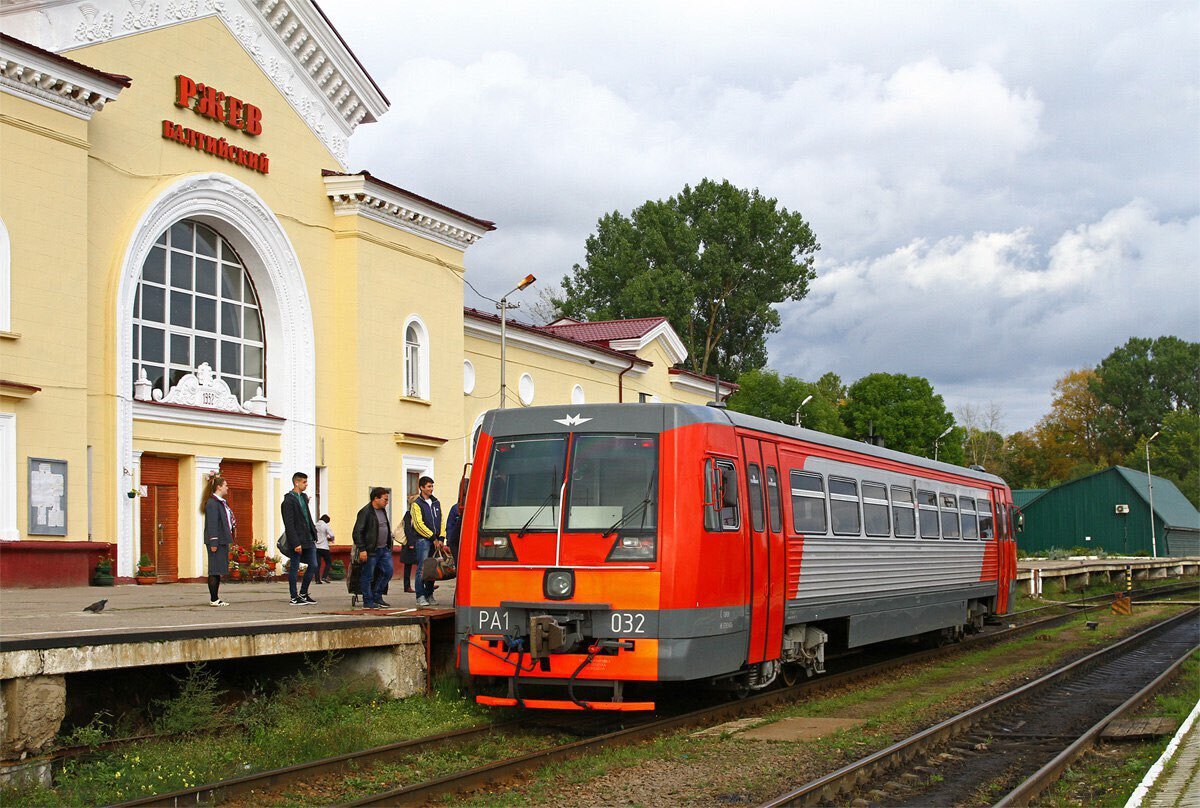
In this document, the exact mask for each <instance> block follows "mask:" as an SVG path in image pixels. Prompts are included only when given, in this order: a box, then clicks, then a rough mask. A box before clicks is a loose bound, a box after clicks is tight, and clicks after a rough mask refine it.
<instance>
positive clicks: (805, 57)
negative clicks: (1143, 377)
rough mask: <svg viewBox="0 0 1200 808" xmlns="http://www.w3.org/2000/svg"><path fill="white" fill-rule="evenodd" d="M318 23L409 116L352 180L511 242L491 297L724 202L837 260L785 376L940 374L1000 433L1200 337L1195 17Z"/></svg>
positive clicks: (876, 11) (809, 16)
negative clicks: (686, 204) (1061, 383)
mask: <svg viewBox="0 0 1200 808" xmlns="http://www.w3.org/2000/svg"><path fill="white" fill-rule="evenodd" d="M319 2H321V6H322V8H323V9H324V10H325V11H326V13H327V14H328V15H329V17H330V19H331V20H332V21H333V23H334V25H335V26H337V28H338V29H339V31H340V32H341V34H342V35H343V37H344V38H345V39H346V41H347V42H348V43H349V45H350V47H351V48H352V49H353V50H354V52H355V53H356V55H357V56H358V57H359V59H360V60H361V61H362V63H363V64H364V65H365V66H366V68H367V70H368V71H369V72H370V73H371V74H372V76H373V77H374V78H375V80H376V81H377V82H378V83H379V84H380V85H381V86H382V87H383V89H384V92H385V93H386V94H387V96H388V98H389V99H390V100H391V103H392V107H391V110H390V111H389V112H388V113H387V114H386V115H384V116H383V118H382V120H380V121H379V122H378V123H374V124H370V125H366V126H362V127H360V129H359V130H358V132H357V133H356V134H355V136H354V137H353V138H352V140H351V162H352V165H353V168H354V169H355V170H357V169H360V168H366V169H369V170H370V171H371V172H372V173H373V174H374V175H375V176H378V177H380V178H381V179H384V180H386V181H388V182H392V183H394V184H397V185H400V186H402V187H404V188H407V189H409V190H411V191H414V192H416V193H419V194H422V195H425V196H428V197H430V198H433V199H436V200H438V201H439V202H442V203H444V204H446V205H449V206H451V207H454V208H457V209H459V210H462V211H465V212H467V213H469V214H472V215H474V216H479V217H482V218H485V219H492V220H494V221H495V222H496V223H497V227H498V229H497V230H496V231H495V232H494V233H491V234H489V235H488V236H486V237H485V238H484V239H483V240H482V241H481V242H480V243H478V244H477V245H475V246H473V247H472V248H470V249H469V250H468V251H467V253H466V265H467V268H468V272H467V278H468V280H469V281H471V283H473V284H474V285H475V286H476V287H477V288H478V289H479V290H480V291H481V292H482V293H483V294H485V295H489V296H491V297H499V296H500V295H502V294H503V293H505V292H507V291H508V290H509V289H511V288H512V287H513V286H515V285H516V282H517V281H518V280H519V279H520V278H521V277H522V276H524V275H525V274H526V273H527V272H532V273H534V274H535V275H537V276H538V279H539V283H538V285H536V286H534V287H533V288H531V289H530V290H528V291H527V292H525V293H524V294H525V295H528V296H529V297H530V298H531V299H536V295H534V294H532V293H533V292H535V291H536V290H537V289H538V287H539V286H544V285H546V284H548V283H551V282H555V281H557V280H558V279H560V278H561V277H562V276H563V274H565V273H566V272H568V271H569V270H570V268H571V266H572V265H573V264H575V263H577V262H582V261H583V259H584V240H585V239H586V238H587V236H588V235H589V234H590V233H591V232H593V231H594V229H595V226H596V221H597V219H598V218H599V217H600V216H601V215H603V214H604V213H605V212H608V211H613V210H618V211H621V212H623V213H629V212H630V211H631V210H632V209H633V208H635V207H637V206H638V205H639V204H641V203H642V202H644V201H646V200H647V199H665V198H666V197H668V196H671V195H672V194H674V193H676V192H678V191H679V190H680V189H681V188H682V187H683V185H684V184H694V183H696V182H698V181H699V180H700V179H702V178H704V177H710V178H713V179H717V180H719V179H728V180H729V181H730V182H732V183H734V184H736V185H739V186H743V187H756V188H758V189H759V190H760V191H761V192H762V193H763V194H764V195H767V196H771V197H775V198H777V199H778V200H779V203H780V204H781V205H782V206H784V207H786V208H788V209H789V210H792V211H798V212H800V213H801V214H802V215H803V216H804V217H805V218H806V219H807V220H808V221H809V222H810V224H811V225H812V227H813V230H814V232H815V233H816V235H817V238H818V240H819V241H820V243H821V245H822V249H821V252H820V253H819V255H818V260H817V271H818V278H817V280H816V282H815V283H814V284H813V285H812V288H811V291H810V293H809V295H808V296H807V297H806V298H805V299H803V300H801V301H799V302H795V303H786V304H784V305H782V306H780V311H781V314H782V317H783V329H782V331H781V332H779V333H778V334H776V335H774V336H773V337H772V338H771V340H770V343H769V348H770V367H771V368H772V369H774V370H777V371H779V372H781V373H785V374H791V375H795V376H799V377H801V378H804V379H808V380H814V379H816V378H817V377H819V376H820V375H821V374H823V373H825V372H826V371H830V370H832V371H834V372H836V373H838V374H840V375H841V377H842V378H843V380H844V381H846V382H847V383H849V382H852V381H854V380H855V379H858V378H859V377H861V376H863V375H866V374H867V373H872V372H876V371H886V372H897V373H909V374H914V375H920V376H925V377H927V378H928V379H929V380H930V381H931V382H932V383H933V385H934V388H935V389H936V390H937V392H939V393H941V394H942V395H943V397H944V398H945V399H946V402H947V405H948V406H949V407H950V408H951V409H952V410H953V409H957V408H958V407H959V406H961V405H962V404H964V403H974V404H977V405H986V404H987V403H988V402H995V403H996V404H997V405H999V406H1000V408H1001V410H1002V412H1003V414H1004V419H1003V429H1004V431H1005V432H1006V433H1007V432H1012V431H1015V430H1018V429H1024V428H1027V427H1029V426H1032V425H1033V424H1034V423H1035V422H1036V421H1037V419H1038V418H1039V417H1041V415H1043V414H1044V413H1045V412H1046V410H1047V408H1048V407H1049V404H1050V400H1051V397H1052V388H1053V385H1054V382H1055V380H1056V379H1057V378H1058V377H1060V376H1061V375H1062V374H1063V373H1064V372H1066V371H1068V370H1071V369H1075V368H1079V367H1083V366H1090V365H1095V364H1096V363H1097V362H1099V360H1101V359H1102V358H1103V357H1104V356H1106V355H1107V354H1108V353H1109V352H1110V351H1111V350H1112V349H1113V348H1115V347H1116V346H1118V345H1120V344H1122V343H1124V342H1125V341H1126V340H1127V339H1128V338H1129V337H1131V336H1148V337H1154V336H1160V335H1163V334H1174V335H1177V336H1180V337H1184V338H1186V339H1189V340H1198V339H1200V56H1198V53H1200V48H1197V41H1198V39H1200V5H1198V4H1196V3H1195V2H1179V3H1172V2H1120V3H1098V2H1071V3H1067V2H1036V3H1003V4H989V3H962V2H952V3H933V2H925V3H922V2H918V3H903V4H901V3H884V2H877V3H859V4H854V3H837V4H827V3H820V4H819V3H796V2H788V3H783V2H780V3H763V4H747V3H740V4H731V3H727V2H725V3H698V2H687V3H647V2H639V3H612V2H605V3H599V2H592V3H587V4H578V3H562V2H558V3H522V2H506V3H482V2H469V3H455V2H437V3H425V4H418V3H402V2H387V3H381V2H378V0H319ZM467 304H468V305H476V306H479V307H480V308H485V309H487V310H493V309H492V304H491V303H488V302H486V301H483V300H481V299H480V298H479V297H477V296H476V295H474V294H473V293H472V292H471V291H470V290H467Z"/></svg>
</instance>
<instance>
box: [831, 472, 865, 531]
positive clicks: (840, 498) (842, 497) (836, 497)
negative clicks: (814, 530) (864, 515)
mask: <svg viewBox="0 0 1200 808" xmlns="http://www.w3.org/2000/svg"><path fill="white" fill-rule="evenodd" d="M829 521H830V522H831V523H832V524H833V532H834V533H835V534H837V535H839V536H857V535H859V533H860V532H861V531H862V519H861V517H860V516H859V511H858V483H856V482H855V481H854V480H845V479H841V478H839V477H830V478H829Z"/></svg>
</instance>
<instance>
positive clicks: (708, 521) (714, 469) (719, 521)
mask: <svg viewBox="0 0 1200 808" xmlns="http://www.w3.org/2000/svg"><path fill="white" fill-rule="evenodd" d="M722 469H723V470H725V471H728V472H730V473H731V474H732V475H733V488H732V489H731V490H732V491H733V498H734V500H735V501H734V504H733V505H732V506H730V507H728V508H722V507H720V505H721V503H719V502H709V500H708V497H709V495H710V494H713V493H716V492H717V491H718V490H719V489H720V486H719V485H718V484H717V481H718V480H719V479H720V477H721V472H722ZM738 484H739V483H738V478H737V464H736V463H734V462H733V461H732V460H728V459H726V458H723V457H706V458H704V486H705V490H704V496H703V498H702V499H701V502H703V503H705V505H704V531H705V532H706V533H731V532H736V531H739V530H741V529H742V509H741V494H740V493H739V492H738ZM726 511H732V512H733V513H732V516H733V523H732V524H727V523H726V522H725V512H726ZM712 520H715V521H716V527H713V525H712Z"/></svg>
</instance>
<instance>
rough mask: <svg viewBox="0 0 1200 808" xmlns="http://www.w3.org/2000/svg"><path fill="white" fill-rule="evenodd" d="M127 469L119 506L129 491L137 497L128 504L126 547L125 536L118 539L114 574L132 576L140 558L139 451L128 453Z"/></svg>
mask: <svg viewBox="0 0 1200 808" xmlns="http://www.w3.org/2000/svg"><path fill="white" fill-rule="evenodd" d="M129 458H130V460H129V468H127V469H125V474H124V475H123V476H122V477H121V488H120V490H119V491H118V492H117V496H118V497H119V498H120V500H121V505H122V507H124V505H125V504H126V501H127V500H128V499H129V492H130V491H137V492H138V495H137V496H136V497H133V501H132V502H129V503H128V504H129V512H130V519H131V522H132V523H131V525H130V528H129V532H128V534H127V535H128V541H129V543H128V545H126V544H125V541H126V536H125V535H122V536H120V537H118V540H117V541H118V546H117V558H118V559H119V563H118V564H117V569H116V570H115V574H117V575H133V572H134V570H135V569H137V560H138V559H139V558H141V556H142V451H141V449H132V450H130V453H129Z"/></svg>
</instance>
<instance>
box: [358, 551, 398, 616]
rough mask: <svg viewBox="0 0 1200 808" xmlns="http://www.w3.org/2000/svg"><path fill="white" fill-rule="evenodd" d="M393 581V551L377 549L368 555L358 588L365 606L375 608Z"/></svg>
mask: <svg viewBox="0 0 1200 808" xmlns="http://www.w3.org/2000/svg"><path fill="white" fill-rule="evenodd" d="M391 579H392V549H391V548H390V547H377V548H375V549H374V550H373V551H372V552H370V553H367V560H366V561H364V562H363V565H362V577H360V578H359V579H358V588H359V590H360V591H361V592H362V599H363V605H364V606H373V605H375V604H376V603H378V602H379V599H380V598H381V597H383V593H384V591H386V589H387V582H388V581H390V580H391Z"/></svg>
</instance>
